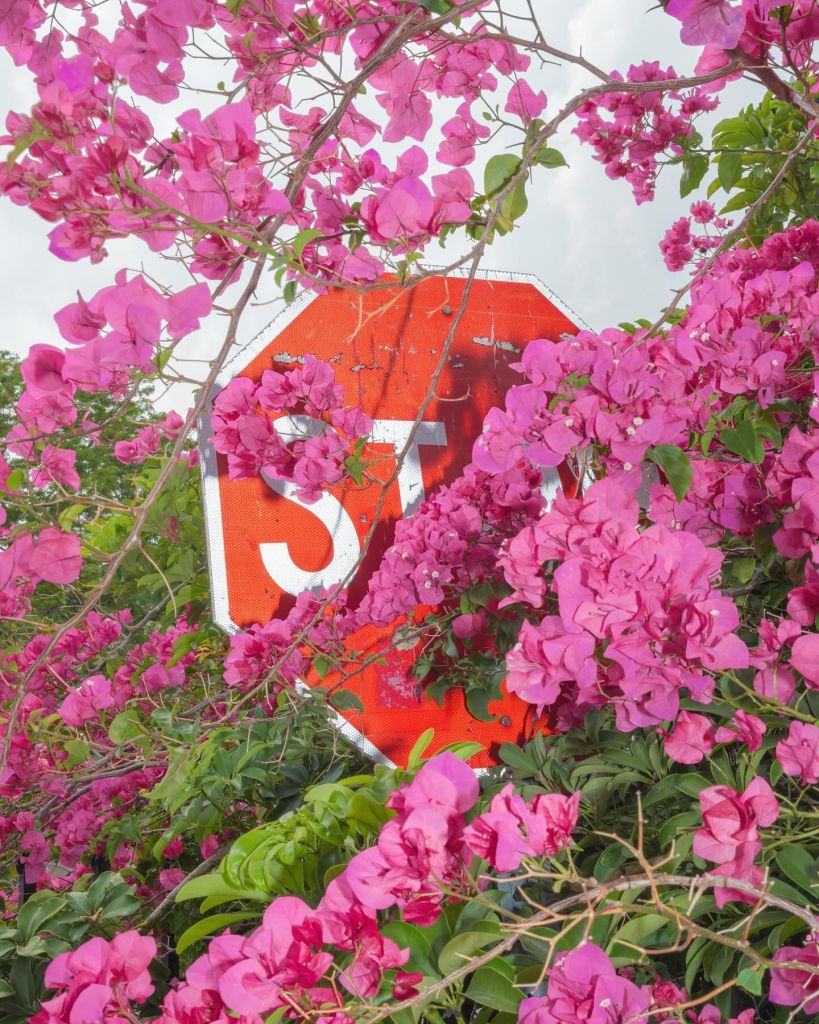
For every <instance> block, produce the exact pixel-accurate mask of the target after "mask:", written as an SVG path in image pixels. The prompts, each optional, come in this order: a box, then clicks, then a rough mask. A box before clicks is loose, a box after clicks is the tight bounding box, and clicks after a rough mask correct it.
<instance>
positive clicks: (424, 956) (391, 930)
mask: <svg viewBox="0 0 819 1024" xmlns="http://www.w3.org/2000/svg"><path fill="white" fill-rule="evenodd" d="M381 932H382V934H383V935H386V937H387V938H388V939H392V941H393V942H397V943H398V945H399V946H402V947H405V948H407V949H409V951H410V958H409V964H408V965H407V968H406V969H409V970H416V971H420V972H421V973H422V974H423V975H424V977H426V978H438V977H440V975H439V974H438V968H437V966H436V964H435V954H434V953H433V951H432V946H431V945H430V942H429V939H428V938H427V937H426V935H425V934H424V929H423V928H419V927H418V925H417V924H408V923H407V922H406V921H390V922H389V923H388V924H386V925H384V927H383V928H382V929H381Z"/></svg>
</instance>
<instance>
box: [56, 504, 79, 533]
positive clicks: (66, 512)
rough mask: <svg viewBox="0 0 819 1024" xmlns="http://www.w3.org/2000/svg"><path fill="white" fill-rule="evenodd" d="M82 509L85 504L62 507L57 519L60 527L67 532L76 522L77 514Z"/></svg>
mask: <svg viewBox="0 0 819 1024" xmlns="http://www.w3.org/2000/svg"><path fill="white" fill-rule="evenodd" d="M84 511H85V505H69V506H68V508H64V509H63V510H62V512H61V513H60V515H59V518H58V520H57V521H58V522H59V524H60V529H61V530H65V531H66V532H68V531H69V530H70V529H71V528H72V526H73V525H74V523H75V522H76V519H77V516H79V515H80V514H81V513H82V512H84Z"/></svg>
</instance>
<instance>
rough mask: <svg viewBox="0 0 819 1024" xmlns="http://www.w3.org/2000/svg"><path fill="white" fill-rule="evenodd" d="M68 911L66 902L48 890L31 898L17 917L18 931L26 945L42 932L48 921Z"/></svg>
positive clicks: (41, 891)
mask: <svg viewBox="0 0 819 1024" xmlns="http://www.w3.org/2000/svg"><path fill="white" fill-rule="evenodd" d="M65 909H66V902H65V900H64V899H63V898H62V897H60V896H55V895H54V893H53V892H49V891H48V890H47V889H41V890H40V891H39V892H35V893H34V894H33V895H32V896H30V897H29V898H28V899H27V900H26V902H25V903H24V904H23V906H22V907H21V908H20V912H19V913H18V915H17V930H18V932H19V933H20V937H21V938H22V940H23V942H24V943H28V942H29V941H30V940H31V939H32V938H33V937H34V936H35V935H36V934H37V933H38V932H40V931H42V929H43V926H44V925H45V923H46V922H47V921H50V920H51V919H52V918H53V917H56V915H57V914H59V913H60V911H61V910H65Z"/></svg>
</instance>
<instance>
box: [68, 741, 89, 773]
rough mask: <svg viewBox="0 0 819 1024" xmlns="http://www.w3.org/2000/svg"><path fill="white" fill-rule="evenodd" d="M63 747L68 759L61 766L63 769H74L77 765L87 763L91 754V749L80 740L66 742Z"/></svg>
mask: <svg viewBox="0 0 819 1024" xmlns="http://www.w3.org/2000/svg"><path fill="white" fill-rule="evenodd" d="M63 746H64V747H65V752H66V754H68V759H67V760H66V762H65V764H64V765H63V767H64V768H76V766H77V765H78V764H82V763H83V761H87V760H88V758H89V756H90V754H91V748H90V747H89V746H88V744H87V743H83V741H82V740H66V741H65V743H64V744H63Z"/></svg>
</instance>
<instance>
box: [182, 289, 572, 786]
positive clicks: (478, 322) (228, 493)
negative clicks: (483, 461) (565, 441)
mask: <svg viewBox="0 0 819 1024" xmlns="http://www.w3.org/2000/svg"><path fill="white" fill-rule="evenodd" d="M466 276H467V275H466V274H465V273H463V274H456V275H450V276H446V277H443V276H441V277H431V278H428V279H426V280H424V281H423V282H421V283H420V284H418V285H416V286H415V287H414V288H412V289H409V290H408V289H405V288H402V287H400V286H398V285H394V286H391V285H389V284H388V283H385V285H384V287H382V288H377V289H372V290H369V291H366V292H363V293H359V292H356V291H353V290H349V289H333V290H332V291H330V292H328V293H327V294H325V295H320V296H315V295H312V294H305V295H303V296H302V297H301V298H300V299H299V300H298V301H296V302H295V303H293V304H292V305H291V306H290V307H288V309H287V310H286V311H285V312H284V313H282V314H281V315H280V316H279V317H278V318H277V319H276V320H274V321H273V323H272V324H270V326H269V327H268V328H266V329H265V330H264V331H263V332H262V333H261V334H260V335H259V336H258V337H257V338H256V339H255V340H254V341H253V342H252V343H251V344H250V345H249V346H248V347H247V348H246V349H244V350H243V351H242V352H241V353H240V354H239V355H237V356H236V357H235V358H234V359H233V360H232V361H231V362H230V363H228V364H227V365H226V366H225V368H224V369H223V370H222V372H221V373H220V375H219V377H218V379H217V382H216V384H215V386H214V389H213V391H212V392H211V395H210V396H209V398H210V401H211V402H212V401H213V399H214V398H215V397H216V396H217V395H218V394H219V392H220V391H221V390H222V388H224V387H225V385H227V384H228V383H229V382H230V381H231V380H233V378H235V377H239V376H243V377H248V378H250V379H251V380H253V381H254V382H258V381H259V379H260V378H261V375H262V373H263V372H264V371H265V370H268V369H278V370H282V369H287V368H289V367H291V366H292V365H293V364H294V363H295V362H297V361H298V360H300V359H303V357H304V356H305V355H308V354H310V355H314V356H316V357H317V358H319V359H324V360H326V361H327V362H329V363H330V364H331V365H332V366H333V369H334V371H335V374H336V381H337V383H339V384H341V385H342V386H343V388H344V398H345V404H348V405H354V404H359V405H360V406H361V407H362V408H363V409H364V411H365V412H366V413H368V414H369V415H370V416H371V417H372V419H373V430H372V433H371V435H370V436H369V439H368V442H367V445H366V447H365V449H364V458H365V459H366V460H367V461H368V462H370V463H371V465H370V475H371V476H372V477H373V478H374V479H373V480H372V481H371V482H368V481H365V483H364V484H363V485H353V484H352V483H351V482H350V481H347V482H346V483H342V484H339V485H337V486H334V487H332V488H331V489H330V490H329V491H328V492H327V493H325V494H324V495H323V496H322V497H321V498H320V499H319V500H318V501H317V502H315V503H314V504H305V503H304V502H302V501H301V500H300V499H299V498H298V497H297V496H296V495H295V494H294V491H295V489H296V488H295V485H293V484H291V483H288V482H286V481H281V480H275V479H271V478H270V477H269V476H268V475H266V474H262V475H260V476H256V477H253V478H251V479H242V480H230V479H228V472H227V462H226V459H225V458H224V456H222V455H218V454H217V453H216V452H215V450H214V449H213V446H212V445H211V444H210V443H209V442H210V435H211V430H210V419H209V416H208V415H205V416H203V418H202V420H201V421H200V424H199V436H200V443H201V454H202V467H203V481H204V497H205V515H206V528H207V539H208V555H209V561H210V574H211V587H212V601H213V609H214V617H215V619H216V622H217V623H218V624H219V625H220V626H221V627H222V628H224V629H225V630H227V631H229V632H235V631H237V630H240V629H243V628H246V627H248V626H250V625H251V624H253V623H257V622H258V623H264V622H267V621H269V620H270V619H271V618H276V617H283V616H285V615H286V614H287V613H288V612H289V611H290V609H291V608H292V607H293V604H294V602H295V597H296V595H297V594H299V593H301V592H302V591H304V590H309V589H318V588H321V587H330V586H333V585H335V584H338V583H341V582H342V581H344V580H348V579H349V580H350V582H349V592H350V604H351V606H353V607H354V606H355V605H356V604H357V603H358V601H359V600H360V598H361V597H362V596H363V594H364V593H365V592H366V588H367V582H368V580H369V578H370V576H371V575H372V573H373V572H374V570H375V569H376V568H377V566H378V564H379V562H380V560H381V557H382V556H383V554H384V552H385V551H386V549H387V547H388V546H389V544H390V543H391V540H392V537H393V532H394V526H395V523H396V521H397V520H398V519H399V518H400V517H402V516H406V515H409V514H411V513H412V512H414V511H415V510H416V509H417V508H418V506H419V505H420V503H421V502H422V501H423V500H424V497H425V496H426V495H427V494H429V493H430V491H431V490H432V489H433V488H434V487H436V486H437V485H438V484H441V483H445V482H448V481H451V480H452V479H454V478H455V477H456V476H457V475H458V474H459V473H460V472H461V470H462V469H463V467H464V466H465V465H466V463H468V462H469V461H470V457H471V451H472V444H473V442H474V440H475V438H476V437H477V436H478V434H479V433H480V430H481V425H482V421H483V418H484V416H485V415H486V413H487V412H488V411H489V409H490V408H492V406H495V405H501V406H502V405H503V401H504V395H505V393H506V391H507V390H508V388H509V387H510V386H512V385H513V384H516V383H520V381H521V378H520V375H519V374H517V373H516V372H514V371H512V370H510V368H509V364H510V363H514V362H516V361H517V360H518V359H519V358H520V353H521V350H522V348H523V347H524V346H525V345H526V343H527V342H528V341H530V340H532V339H534V338H550V339H553V340H558V339H559V338H560V336H561V335H563V334H567V333H569V334H574V333H576V332H577V330H578V327H577V325H576V324H575V323H574V322H573V319H574V320H576V319H577V318H576V317H574V318H573V319H572V318H571V314H570V312H569V311H568V310H567V309H566V308H565V307H564V306H563V305H562V303H561V302H560V300H559V299H558V298H557V297H556V296H555V295H554V294H552V293H551V292H550V291H549V290H548V289H547V288H545V286H544V285H542V284H541V283H540V281H538V280H537V278H535V277H533V276H531V275H527V274H508V273H507V274H504V273H496V272H483V273H480V274H478V276H477V277H476V278H475V279H474V280H473V282H472V286H471V289H470V293H469V297H468V300H467V305H466V309H465V311H464V313H463V316H462V317H461V319H460V322H459V323H458V326H457V330H456V332H455V336H454V339H453V342H452V344H451V346H450V349H449V352H448V355H447V359H446V363H445V365H444V367H443V372H442V373H441V375H440V379H439V380H438V382H437V385H436V387H435V390H434V395H433V397H432V399H431V401H430V402H429V404H428V405H427V407H426V409H425V411H424V415H423V420H422V422H421V423H420V424H419V425H418V428H417V430H416V432H415V434H414V436H413V439H412V444H411V445H410V447H409V449H408V450H407V453H406V456H405V458H404V460H403V464H402V466H401V467H400V468H399V471H398V472H397V473H396V457H397V454H398V453H400V452H401V451H403V450H404V449H405V448H406V446H407V442H408V441H409V439H410V437H411V436H412V434H411V432H412V429H413V426H414V424H415V420H416V418H417V415H418V410H419V407H420V406H421V404H422V403H423V401H424V399H425V397H426V395H427V392H428V390H429V387H430V381H431V378H432V375H433V374H434V373H435V371H436V369H437V367H438V364H439V360H440V357H441V353H442V351H443V348H444V346H445V344H446V341H447V338H448V337H449V334H450V331H451V329H452V324H453V322H454V321H453V318H454V316H455V315H456V311H457V310H458V308H459V306H460V303H461V300H462V297H463V295H464V289H465V288H466V284H467V281H466ZM393 477H394V480H392V482H390V481H391V479H392V478H393ZM385 486H386V490H385V489H384V488H385ZM558 486H559V478H558V475H557V473H556V472H555V471H547V479H546V481H545V483H544V490H545V491H546V492H549V491H550V492H551V493H552V494H554V493H555V492H556V490H557V487H558ZM376 515H377V516H378V521H377V522H375V521H374V520H375V517H376ZM370 535H371V537H370V542H369V546H368V547H366V551H365V550H364V549H365V546H366V540H367V537H368V536H370ZM393 632H394V630H382V629H375V628H374V627H366V628H365V629H363V630H361V631H359V633H358V634H356V635H354V636H352V637H351V638H350V640H349V642H348V645H349V650H351V651H356V652H363V653H364V655H366V656H367V660H368V662H369V666H368V667H367V668H365V669H363V670H361V671H359V672H358V673H357V674H356V675H354V676H353V677H352V678H349V679H346V680H345V681H344V687H345V689H348V690H352V691H353V692H355V693H356V694H357V696H358V697H359V698H360V701H361V703H362V704H363V708H364V710H363V711H359V710H355V711H350V712H345V713H344V716H343V718H341V717H340V718H339V726H340V728H341V729H342V731H343V732H344V733H345V735H347V736H348V738H350V739H352V740H353V741H354V742H355V743H356V744H357V745H358V746H359V747H360V748H361V749H362V750H364V751H365V752H366V753H367V754H368V755H369V756H371V757H373V758H375V759H379V760H382V761H388V762H393V763H396V764H401V763H404V764H406V759H407V756H408V754H409V751H410V750H411V749H412V746H413V744H414V742H415V740H416V739H417V738H418V736H420V735H421V733H423V732H424V731H425V730H426V729H427V728H429V727H430V726H432V727H433V728H434V729H435V736H434V746H435V747H436V748H437V747H440V746H442V745H444V744H446V743H451V742H454V741H456V740H465V739H469V740H475V741H477V742H479V743H481V744H483V745H484V746H485V747H486V751H485V753H484V754H480V755H478V756H477V757H476V758H475V759H474V760H473V763H474V764H475V765H476V766H482V765H488V764H494V763H497V747H498V745H499V744H500V743H503V742H505V741H512V742H519V741H520V740H521V739H523V738H525V735H526V734H527V733H528V732H529V731H530V730H531V728H532V726H533V724H534V723H533V722H532V720H531V712H532V709H531V707H530V706H529V705H528V704H525V703H524V702H523V701H521V700H520V699H519V698H517V697H515V696H514V695H512V694H505V696H504V698H503V700H502V701H501V702H497V704H496V705H492V704H490V706H489V710H490V711H491V712H494V713H496V720H495V721H493V722H480V721H478V720H476V719H474V718H473V717H472V716H471V715H470V714H469V713H468V712H467V710H466V707H465V704H464V700H463V696H462V694H461V693H460V692H459V691H454V690H451V691H449V692H448V693H447V694H446V696H445V697H444V705H443V707H439V706H438V705H437V704H436V703H434V702H432V701H428V700H426V699H425V697H424V694H423V692H422V691H421V689H420V687H419V686H418V684H417V683H416V681H415V678H414V675H413V673H412V671H411V666H412V663H413V661H414V660H415V658H416V657H417V655H418V651H412V650H409V651H407V650H401V649H396V648H395V646H394V645H393V643H392V642H391V639H392V635H393ZM402 646H403V645H402ZM379 652H382V654H383V656H378V657H373V654H376V655H378V654H379ZM317 682H319V680H318V679H317V678H308V679H306V680H305V683H306V684H307V685H315V684H316V683H317ZM321 682H322V684H323V685H326V686H332V685H333V684H334V682H335V679H334V677H333V676H332V675H331V676H329V677H327V678H326V679H323V680H322V681H321Z"/></svg>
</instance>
